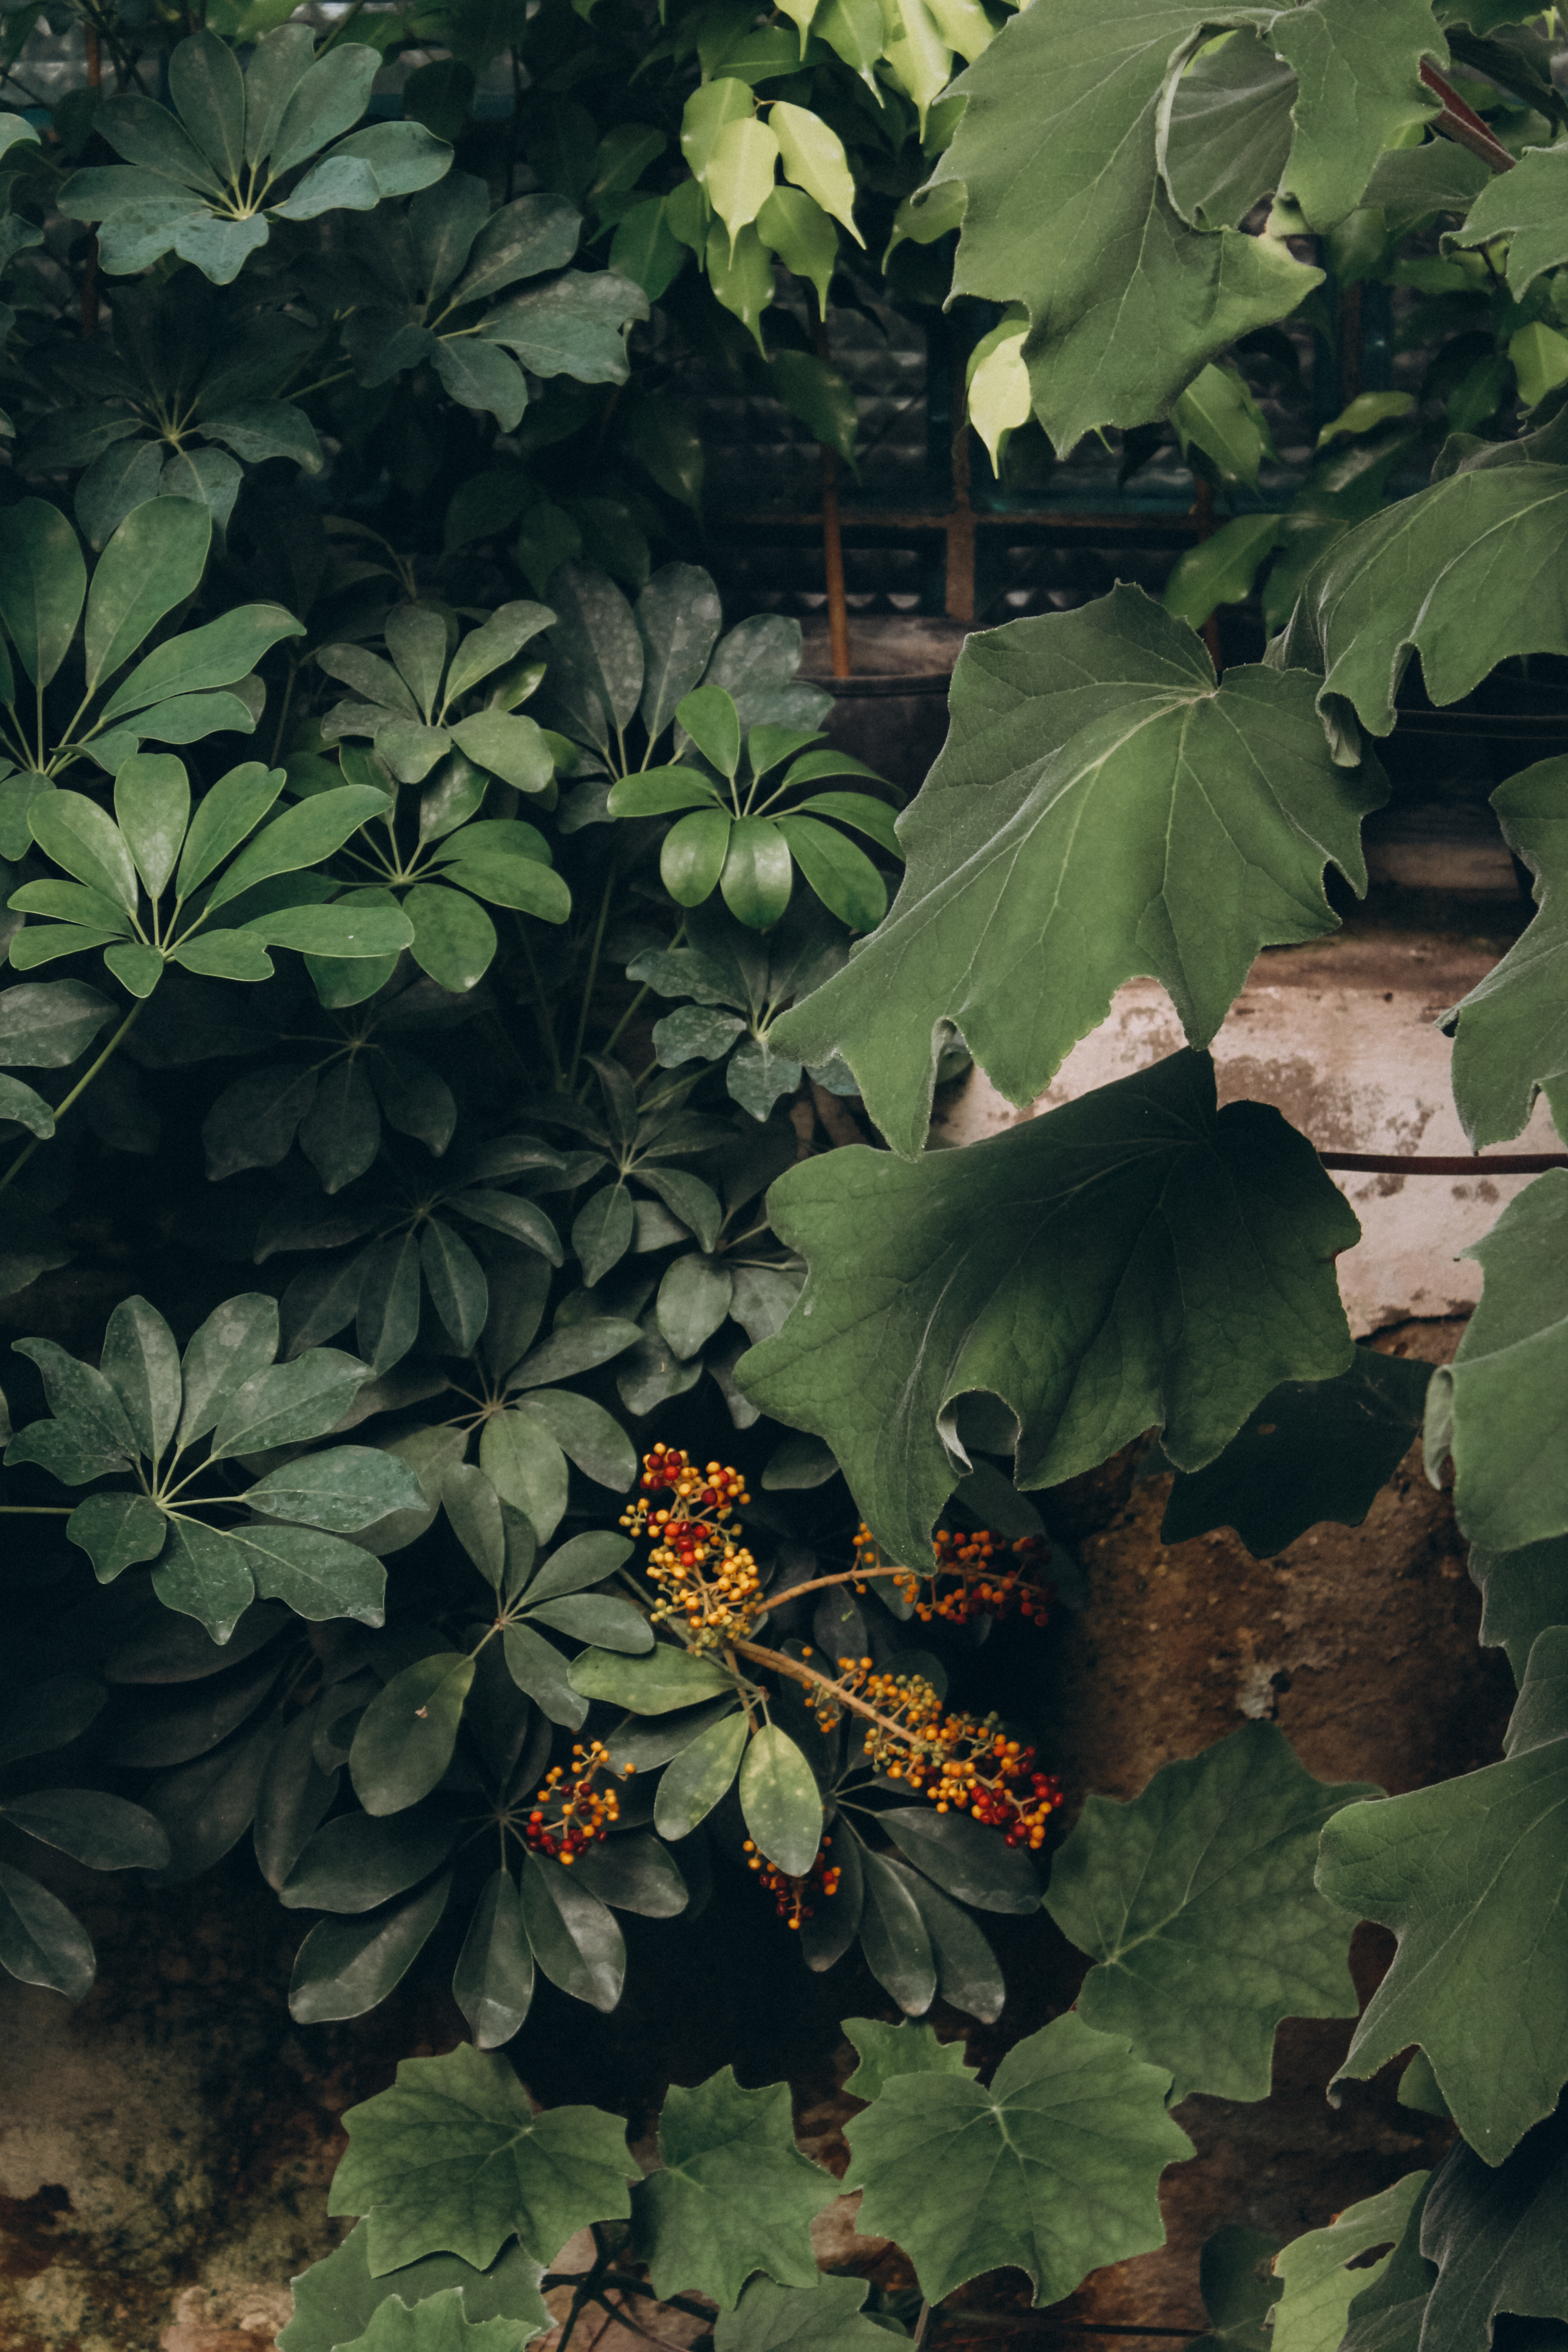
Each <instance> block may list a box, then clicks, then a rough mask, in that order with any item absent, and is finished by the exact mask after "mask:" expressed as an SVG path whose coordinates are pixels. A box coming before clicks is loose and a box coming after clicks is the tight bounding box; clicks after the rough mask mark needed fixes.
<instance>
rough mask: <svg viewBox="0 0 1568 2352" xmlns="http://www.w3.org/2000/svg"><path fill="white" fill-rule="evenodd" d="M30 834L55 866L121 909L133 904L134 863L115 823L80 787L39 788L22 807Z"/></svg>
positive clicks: (132, 908)
mask: <svg viewBox="0 0 1568 2352" xmlns="http://www.w3.org/2000/svg"><path fill="white" fill-rule="evenodd" d="M27 823H28V824H29V825H30V827H31V828H32V834H33V838H34V840H35V841H36V842H37V845H38V846H39V848H40V849H42V850H43V851H44V852H45V853H46V855H47V856H50V857H52V858H53V859H54V861H55V864H56V865H57V866H63V867H64V868H65V870H66V872H67V873H68V874H74V875H75V877H76V878H77V880H78V882H84V883H85V884H86V885H87V887H88V888H89V890H93V891H97V892H99V894H100V895H101V896H102V897H103V898H107V899H109V900H110V901H111V902H113V903H114V904H115V905H116V906H118V907H122V908H125V910H126V911H127V913H130V914H134V913H135V911H136V908H137V904H138V894H137V887H136V868H135V866H133V864H132V863H131V852H130V850H129V849H128V848H127V846H126V844H125V840H124V838H123V836H122V835H121V834H120V828H119V827H118V825H116V824H114V823H113V821H112V819H111V818H110V817H108V816H106V815H105V814H104V813H103V811H102V810H101V809H100V808H99V806H98V805H97V803H95V802H93V801H89V799H88V798H87V797H86V795H85V794H84V793H61V792H54V793H40V794H39V796H38V798H37V800H36V801H34V802H33V803H31V804H30V806H29V808H28V810H27Z"/></svg>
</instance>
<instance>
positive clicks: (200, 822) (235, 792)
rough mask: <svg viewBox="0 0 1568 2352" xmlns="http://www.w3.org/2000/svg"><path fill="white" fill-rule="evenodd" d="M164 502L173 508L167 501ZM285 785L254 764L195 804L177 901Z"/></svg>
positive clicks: (276, 771) (283, 777)
mask: <svg viewBox="0 0 1568 2352" xmlns="http://www.w3.org/2000/svg"><path fill="white" fill-rule="evenodd" d="M169 503H171V504H172V503H174V502H173V501H172V500H171V501H170V502H169ZM286 781H287V774H286V771H285V770H283V769H282V768H264V767H263V766H262V764H261V762H260V761H258V760H248V761H246V762H245V764H244V765H243V766H242V767H238V768H231V769H230V770H229V772H228V774H227V775H226V776H221V777H220V778H219V780H218V782H216V783H215V784H214V786H213V787H212V789H211V791H210V792H208V793H204V795H203V797H202V799H201V801H200V802H199V803H198V804H197V807H196V812H195V814H194V815H193V817H192V819H191V830H190V832H189V833H188V834H187V835H186V837H185V846H184V849H183V852H182V854H181V858H180V869H179V872H178V873H177V875H176V876H175V877H174V889H175V893H176V895H177V896H178V897H179V898H189V897H190V895H191V893H192V891H193V890H194V889H195V888H196V887H197V885H198V884H199V883H202V882H204V881H205V880H206V878H207V876H208V875H209V874H211V873H212V872H213V871H214V868H215V867H217V866H221V865H222V863H223V861H224V859H225V857H227V856H228V855H229V853H230V851H231V850H235V849H237V848H238V846H239V845H240V843H241V842H242V841H244V840H245V839H246V836H247V835H249V834H251V833H253V832H254V831H255V829H256V826H257V825H258V824H260V823H261V820H262V818H263V817H264V816H265V815H266V814H267V810H268V809H269V808H270V807H271V806H272V804H273V803H274V801H275V800H276V799H277V795H278V793H280V792H281V791H282V790H283V787H284V784H285V782H286Z"/></svg>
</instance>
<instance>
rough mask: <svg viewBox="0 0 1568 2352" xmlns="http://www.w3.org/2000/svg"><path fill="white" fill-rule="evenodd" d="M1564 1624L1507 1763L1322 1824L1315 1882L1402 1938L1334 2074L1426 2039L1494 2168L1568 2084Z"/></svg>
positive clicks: (1368, 2070) (1543, 1661)
mask: <svg viewBox="0 0 1568 2352" xmlns="http://www.w3.org/2000/svg"><path fill="white" fill-rule="evenodd" d="M1565 1878H1568V1626H1563V1625H1558V1626H1554V1627H1552V1629H1551V1630H1550V1631H1548V1632H1547V1633H1542V1634H1541V1635H1540V1636H1539V1637H1538V1638H1537V1640H1536V1643H1535V1645H1534V1647H1533V1649H1532V1650H1531V1654H1530V1664H1529V1667H1528V1669H1527V1671H1526V1674H1525V1678H1524V1686H1523V1688H1522V1689H1521V1692H1520V1695H1519V1700H1518V1704H1517V1705H1516V1706H1515V1707H1514V1711H1513V1716H1512V1718H1511V1722H1510V1724H1509V1729H1508V1739H1507V1747H1506V1755H1505V1759H1504V1761H1503V1762H1501V1763H1500V1764H1489V1765H1486V1766H1485V1767H1484V1768H1483V1769H1481V1770H1480V1771H1479V1772H1466V1773H1463V1774H1461V1775H1460V1777H1459V1778H1458V1780H1444V1781H1441V1782H1439V1784H1438V1785H1437V1787H1436V1788H1434V1789H1416V1790H1411V1791H1410V1793H1409V1794H1408V1795H1406V1796H1403V1797H1385V1798H1384V1799H1383V1800H1382V1801H1380V1802H1378V1803H1375V1804H1364V1805H1352V1806H1350V1807H1348V1808H1347V1809H1346V1810H1345V1811H1343V1812H1341V1813H1337V1814H1336V1815H1335V1816H1334V1818H1333V1820H1332V1821H1331V1822H1329V1823H1328V1824H1327V1826H1326V1828H1325V1829H1324V1831H1323V1837H1322V1860H1321V1862H1320V1864H1319V1866H1318V1884H1319V1885H1320V1886H1321V1887H1322V1891H1323V1893H1324V1894H1325V1895H1327V1896H1328V1898H1329V1900H1330V1902H1331V1903H1336V1904H1338V1905H1339V1906H1341V1907H1342V1909H1343V1910H1346V1911H1352V1912H1354V1914H1355V1915H1356V1916H1357V1917H1358V1918H1363V1919H1375V1920H1376V1921H1377V1923H1378V1924H1379V1926H1380V1927H1391V1928H1392V1929H1393V1930H1394V1933H1395V1935H1396V1937H1397V1938H1398V1949H1397V1950H1396V1953H1395V1956H1394V1961H1393V1965H1392V1966H1391V1967H1390V1969H1389V1970H1388V1973H1387V1975H1386V1976H1385V1978H1384V1979H1383V1981H1382V1983H1381V1984H1380V1985H1379V1986H1378V1989H1377V1990H1376V1991H1375V1993H1374V1995H1373V1997H1372V2000H1371V2001H1370V2002H1369V2003H1368V2005H1367V2009H1366V2011H1365V2014H1364V2016H1363V2018H1362V2021H1361V2022H1360V2024H1359V2025H1358V2026H1357V2028H1356V2030H1355V2036H1354V2040H1353V2041H1352V2042H1351V2045H1350V2051H1349V2054H1348V2055H1347V2057H1346V2058H1345V2061H1344V2063H1343V2066H1342V2067H1341V2069H1340V2078H1341V2079H1342V2080H1343V2079H1344V2078H1345V2077H1347V2076H1348V2077H1350V2078H1352V2079H1353V2080H1355V2081H1361V2080H1364V2078H1365V2077H1366V2076H1367V2075H1369V2074H1375V2073H1376V2071H1377V2069H1378V2068H1379V2067H1380V2066H1382V2065H1385V2064H1386V2063H1387V2062H1388V2060H1389V2059H1390V2058H1393V2057H1396V2056H1397V2055H1398V2053H1399V2052H1400V2051H1402V2050H1407V2049H1408V2048H1409V2047H1410V2045H1411V2044H1412V2042H1418V2043H1419V2044H1420V2046H1421V2048H1422V2049H1423V2050H1424V2051H1425V2052H1426V2053H1427V2058H1428V2059H1429V2060H1430V2062H1431V2067H1432V2072H1433V2074H1435V2075H1436V2077H1437V2086H1438V2088H1439V2089H1440V2091H1441V2092H1442V2094H1443V2096H1444V2097H1445V2099H1447V2101H1448V2105H1449V2108H1450V2109H1451V2110H1452V2113H1453V2116H1454V2118H1455V2121H1456V2122H1457V2123H1458V2126H1459V2129H1460V2130H1461V2131H1462V2132H1463V2133H1464V2136H1465V2137H1466V2138H1467V2139H1468V2140H1469V2143H1470V2146H1471V2147H1473V2148H1475V2149H1476V2150H1477V2151H1478V2153H1479V2155H1480V2156H1481V2157H1483V2158H1485V2160H1486V2162H1487V2163H1488V2164H1490V2165H1498V2164H1500V2163H1501V2162H1502V2161H1503V2158H1505V2157H1506V2156H1507V2155H1508V2154H1509V2151H1510V2150H1511V2148H1512V2147H1515V2146H1517V2144H1518V2142H1519V2141H1520V2140H1521V2138H1522V2137H1523V2136H1524V2134H1525V2133H1526V2132H1527V2131H1528V2130H1529V2129H1530V2127H1531V2125H1532V2124H1535V2123H1538V2122H1539V2121H1540V2120H1541V2118H1542V2116H1548V2115H1550V2114H1551V2113H1552V2110H1553V2108H1554V2107H1555V2106H1556V2105H1557V2097H1558V2094H1559V2092H1560V2091H1561V2090H1562V2088H1563V2084H1564V2083H1565V2082H1568V2005H1565V2004H1564V2001H1563V1985H1564V1983H1565V1982H1568V1914H1565V1913H1564V1910H1563V1905H1562V1902H1561V1900H1560V1894H1561V1889H1562V1887H1563V1883H1564V1880H1565Z"/></svg>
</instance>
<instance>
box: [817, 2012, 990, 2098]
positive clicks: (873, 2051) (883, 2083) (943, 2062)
mask: <svg viewBox="0 0 1568 2352" xmlns="http://www.w3.org/2000/svg"><path fill="white" fill-rule="evenodd" d="M844 2032H845V2034H846V2035H847V2036H848V2038H849V2040H850V2042H852V2044H853V2046H854V2048H855V2049H856V2051H858V2053H860V2063H859V2065H858V2066H856V2068H855V2070H854V2072H853V2073H852V2074H849V2075H847V2076H846V2077H845V2079H844V2089H845V2090H846V2091H847V2092H848V2094H849V2095H850V2096H851V2098H852V2099H863V2100H864V2101H865V2103H866V2105H868V2106H869V2105H871V2103H872V2101H873V2099H880V2098H881V2096H882V2095H883V2091H884V2090H885V2089H886V2087H887V2085H888V2084H889V2083H891V2082H893V2081H894V2079H895V2078H896V2077H897V2076H898V2075H900V2074H967V2075H971V2076H973V2075H974V2074H976V2073H977V2072H978V2069H977V2068H976V2067H974V2066H967V2065H966V2064H965V2063H964V2045H963V2043H962V2042H938V2040H937V2039H936V2029H935V2027H933V2026H929V2025H916V2024H915V2022H914V2021H913V2020H912V2019H910V2018H907V2017H903V2018H900V2020H899V2021H898V2023H897V2024H896V2025H884V2024H882V2023H880V2022H879V2021H877V2020H876V2019H875V2018H871V2017H846V2018H845V2020H844Z"/></svg>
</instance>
